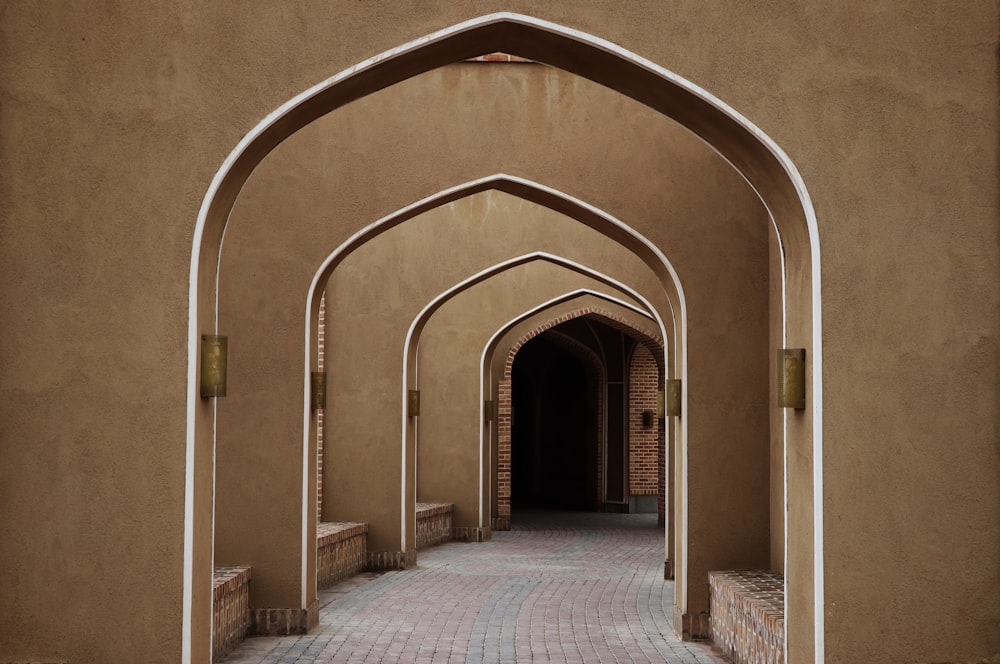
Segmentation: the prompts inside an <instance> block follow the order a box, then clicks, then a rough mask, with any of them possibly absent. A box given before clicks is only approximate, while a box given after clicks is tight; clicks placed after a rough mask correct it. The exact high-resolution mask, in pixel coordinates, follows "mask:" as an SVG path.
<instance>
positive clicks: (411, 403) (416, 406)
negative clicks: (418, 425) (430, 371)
mask: <svg viewBox="0 0 1000 664" xmlns="http://www.w3.org/2000/svg"><path fill="white" fill-rule="evenodd" d="M406 415H407V417H416V416H418V415H420V390H409V391H408V392H407V393H406Z"/></svg>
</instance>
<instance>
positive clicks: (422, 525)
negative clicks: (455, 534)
mask: <svg viewBox="0 0 1000 664" xmlns="http://www.w3.org/2000/svg"><path fill="white" fill-rule="evenodd" d="M454 510H455V506H454V505H453V504H451V503H417V508H416V512H417V550H418V551H419V550H420V549H426V548H427V547H429V546H434V545H435V544H441V543H443V542H448V541H450V540H451V538H452V528H451V524H452V513H453V512H454Z"/></svg>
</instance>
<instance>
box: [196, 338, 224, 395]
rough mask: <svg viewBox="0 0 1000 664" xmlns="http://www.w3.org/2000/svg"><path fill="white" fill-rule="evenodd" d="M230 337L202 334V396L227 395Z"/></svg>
mask: <svg viewBox="0 0 1000 664" xmlns="http://www.w3.org/2000/svg"><path fill="white" fill-rule="evenodd" d="M228 350H229V338H228V337H225V336H222V335H219V334H203V335H201V396H202V398H203V399H207V398H209V397H224V396H226V369H227V366H226V356H227V354H228Z"/></svg>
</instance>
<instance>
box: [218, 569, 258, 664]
mask: <svg viewBox="0 0 1000 664" xmlns="http://www.w3.org/2000/svg"><path fill="white" fill-rule="evenodd" d="M250 576H251V574H250V568H249V567H239V566H228V567H221V566H220V567H216V568H215V574H214V579H213V581H214V583H213V589H212V658H213V659H215V660H219V659H222V658H223V657H225V656H226V655H227V654H229V653H230V652H232V651H233V649H234V648H236V646H238V645H239V644H240V642H241V641H243V639H244V638H245V637H246V635H247V634H248V633H249V632H250V628H251V616H250Z"/></svg>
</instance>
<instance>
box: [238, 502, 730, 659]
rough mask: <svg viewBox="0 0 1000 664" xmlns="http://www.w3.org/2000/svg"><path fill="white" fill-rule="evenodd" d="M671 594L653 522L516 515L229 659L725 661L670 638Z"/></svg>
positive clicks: (325, 594) (339, 588) (359, 581)
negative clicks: (505, 525)
mask: <svg viewBox="0 0 1000 664" xmlns="http://www.w3.org/2000/svg"><path fill="white" fill-rule="evenodd" d="M673 590H674V586H673V583H672V582H669V581H668V582H665V581H664V580H663V531H662V529H660V528H657V527H656V515H645V514H630V515H621V514H583V513H562V512H527V513H515V515H514V530H512V531H510V532H501V533H494V534H493V539H492V540H491V541H489V542H484V543H481V544H464V543H448V544H443V545H440V546H437V547H433V548H431V549H427V550H424V551H421V552H420V553H419V556H418V562H417V567H416V568H414V569H410V570H405V571H398V572H387V573H383V574H379V575H376V574H361V575H358V576H355V577H353V578H351V579H348V580H346V581H343V582H341V583H338V584H337V585H335V586H333V587H331V588H329V589H327V590H325V591H321V593H320V598H319V602H320V606H321V607H322V610H321V612H320V625H319V627H318V628H317V629H315V630H314V631H313V632H312V633H310V634H308V635H305V636H291V637H251V638H248V639H247V640H246V641H245V642H244V643H243V644H242V645H241V646H240V647H239V648H238V649H237V650H236V651H235V652H233V653H232V654H230V655H229V657H227V658H226V659H225V662H226V664H251V663H253V664H277V663H281V664H285V663H292V662H296V663H302V662H352V663H353V662H401V663H407V662H408V663H412V664H418V663H419V664H423V663H428V664H430V663H432V662H433V663H437V662H448V663H451V664H471V663H473V662H475V663H479V662H486V663H490V664H506V663H507V662H510V663H512V664H513V663H514V662H553V663H556V662H558V663H565V664H584V663H589V662H615V663H625V662H669V663H671V664H695V663H698V664H715V663H718V662H725V661H726V660H725V659H723V658H722V657H721V656H719V655H718V654H716V653H715V652H714V651H713V650H712V649H711V648H710V647H709V646H707V645H705V644H699V643H685V642H682V641H681V640H680V639H679V638H678V637H676V636H674V633H673V630H672V628H671V626H670V622H671V621H670V618H669V616H670V615H671V611H672V609H671V606H672V598H673Z"/></svg>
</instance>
